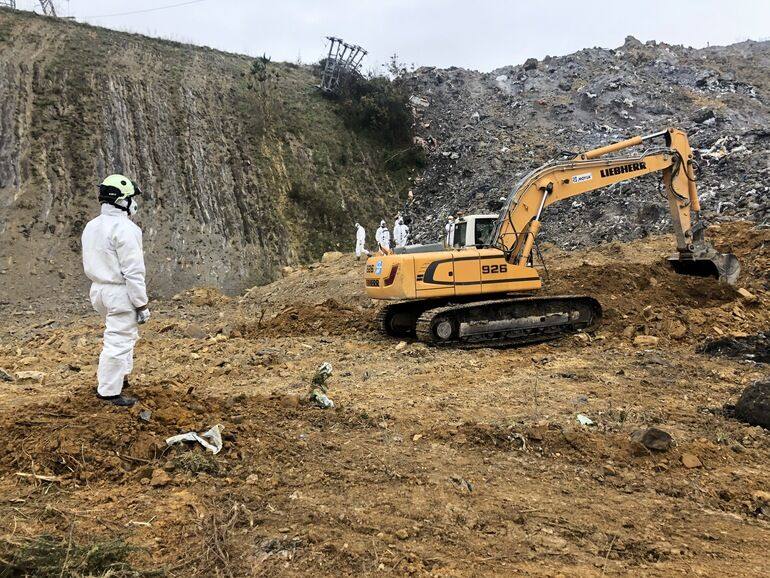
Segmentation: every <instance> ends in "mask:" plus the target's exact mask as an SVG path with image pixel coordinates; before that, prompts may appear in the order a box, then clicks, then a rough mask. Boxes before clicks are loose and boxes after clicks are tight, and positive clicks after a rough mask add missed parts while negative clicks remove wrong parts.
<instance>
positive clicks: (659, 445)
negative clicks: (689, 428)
mask: <svg viewBox="0 0 770 578" xmlns="http://www.w3.org/2000/svg"><path fill="white" fill-rule="evenodd" d="M631 441H633V442H636V443H639V444H642V445H643V446H644V447H646V448H647V449H648V450H652V451H656V452H665V451H667V450H668V449H670V448H671V445H672V444H673V443H674V439H673V438H672V437H671V435H670V434H669V433H668V432H665V431H663V430H662V429H658V428H656V427H650V428H647V429H644V430H642V429H640V430H636V431H635V432H633V433H632V434H631Z"/></svg>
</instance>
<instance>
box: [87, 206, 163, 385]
mask: <svg viewBox="0 0 770 578" xmlns="http://www.w3.org/2000/svg"><path fill="white" fill-rule="evenodd" d="M82 242H83V269H84V270H85V272H86V275H87V276H88V278H89V279H91V282H92V283H91V292H90V297H91V304H92V305H93V307H94V309H95V310H96V312H97V313H99V314H100V315H101V316H102V317H103V318H104V320H105V329H104V346H103V348H102V353H101V355H100V356H99V369H98V371H97V377H98V379H99V387H98V390H97V391H98V393H99V395H102V396H105V397H106V396H112V395H120V393H121V390H122V389H123V378H124V377H125V376H126V375H128V374H129V373H131V370H132V369H133V366H134V344H135V343H136V340H137V339H139V329H138V324H137V318H136V310H137V309H138V308H140V307H144V306H145V305H147V301H148V300H147V289H146V287H145V281H144V275H145V270H144V255H143V252H142V230H141V229H140V228H139V227H138V226H136V225H135V224H134V223H132V222H131V220H130V219H129V218H128V214H127V213H126V212H125V211H123V210H121V209H119V208H117V207H113V206H112V205H107V204H103V205H102V214H101V215H99V216H98V217H96V218H95V219H93V220H92V221H90V222H89V223H88V224H87V225H86V227H85V229H84V230H83V237H82Z"/></svg>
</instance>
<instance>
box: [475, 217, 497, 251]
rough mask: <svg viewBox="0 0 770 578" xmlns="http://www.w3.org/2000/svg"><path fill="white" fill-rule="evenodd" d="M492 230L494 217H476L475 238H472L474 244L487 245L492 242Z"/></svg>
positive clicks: (493, 229) (493, 228)
mask: <svg viewBox="0 0 770 578" xmlns="http://www.w3.org/2000/svg"><path fill="white" fill-rule="evenodd" d="M494 231H495V219H477V220H476V231H475V233H476V238H475V239H474V241H475V244H476V246H477V247H479V246H489V245H490V244H491V242H492V233H494Z"/></svg>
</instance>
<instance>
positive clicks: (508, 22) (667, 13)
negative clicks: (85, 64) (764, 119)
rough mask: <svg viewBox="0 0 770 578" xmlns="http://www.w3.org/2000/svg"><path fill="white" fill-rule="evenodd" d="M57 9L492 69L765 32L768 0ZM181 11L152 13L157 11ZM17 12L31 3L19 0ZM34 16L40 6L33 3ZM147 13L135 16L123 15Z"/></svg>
mask: <svg viewBox="0 0 770 578" xmlns="http://www.w3.org/2000/svg"><path fill="white" fill-rule="evenodd" d="M54 3H55V4H56V6H57V8H58V11H59V13H60V14H64V15H71V16H74V17H75V18H76V19H77V20H79V21H83V22H89V23H91V24H96V25H99V26H106V27H109V28H115V29H118V30H129V31H132V32H139V33H142V34H147V35H150V36H162V37H164V38H170V39H173V40H179V41H184V42H190V43H193V44H199V45H206V46H212V47H215V48H220V49H223V50H227V51H231V52H240V53H245V54H249V55H261V54H262V53H266V54H268V55H269V56H271V57H272V58H273V60H289V61H296V60H297V59H301V60H302V61H303V62H314V61H317V60H318V59H320V58H321V57H322V56H323V55H324V52H325V41H324V37H325V36H328V35H334V36H341V37H342V38H344V39H345V40H346V41H348V42H351V43H355V44H359V45H361V46H363V47H364V48H366V49H367V50H368V51H369V56H368V57H367V59H365V61H364V68H365V69H369V68H372V67H376V66H378V65H381V64H382V63H384V62H386V61H387V60H388V56H389V55H391V54H393V53H397V54H398V56H399V59H400V60H402V61H403V62H405V63H414V64H415V65H417V66H422V65H424V66H440V67H448V66H462V67H465V68H474V69H477V70H482V71H489V70H493V69H495V68H498V67H500V66H505V65H508V64H519V63H521V62H523V61H524V60H525V59H527V58H528V57H531V56H534V57H537V58H542V57H543V56H545V55H546V54H552V55H562V54H568V53H570V52H574V51H576V50H579V49H581V48H587V47H593V46H602V47H605V48H614V47H617V46H620V45H621V44H622V43H623V40H624V38H625V37H626V36H627V35H629V34H630V35H633V36H635V37H637V38H639V39H640V40H642V41H646V40H658V41H663V42H668V43H671V44H685V45H688V46H695V47H702V46H706V45H707V44H712V45H713V44H731V43H733V42H738V41H742V40H746V39H749V38H750V39H753V40H759V39H768V37H770V0H676V1H672V0H644V1H641V0H640V1H636V2H630V1H622V0H615V1H598V0H597V1H592V0H585V1H583V2H576V1H575V0H509V1H504V0H376V1H375V0H270V1H264V0H197V1H195V0H192V1H191V0H187V2H186V3H185V0H69V1H67V0H54ZM182 3H185V5H182V6H176V7H171V8H167V9H159V8H160V7H163V6H168V5H174V4H182ZM17 6H18V7H19V8H22V9H33V8H36V7H37V6H38V2H37V1H35V0H17ZM37 10H38V11H39V8H37ZM139 10H152V11H148V12H140V13H136V14H125V15H117V14H120V13H125V12H135V11H139Z"/></svg>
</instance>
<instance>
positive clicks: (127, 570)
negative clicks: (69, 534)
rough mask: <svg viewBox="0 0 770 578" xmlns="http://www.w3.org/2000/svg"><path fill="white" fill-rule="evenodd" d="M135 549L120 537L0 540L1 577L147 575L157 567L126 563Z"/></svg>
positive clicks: (129, 577) (140, 577)
mask: <svg viewBox="0 0 770 578" xmlns="http://www.w3.org/2000/svg"><path fill="white" fill-rule="evenodd" d="M135 551H136V548H134V547H133V546H130V545H128V544H126V543H125V542H124V541H122V540H112V541H106V542H92V543H89V544H76V543H74V542H70V541H67V540H65V539H62V538H57V537H54V536H48V535H43V536H38V537H37V538H35V539H32V540H24V541H21V542H14V541H10V540H6V539H0V578H17V577H18V578H21V577H22V576H36V577H38V578H61V577H64V578H85V577H96V576H100V577H106V576H110V577H111V578H149V577H157V576H164V575H165V573H164V572H162V571H159V570H154V571H145V570H137V569H135V568H133V567H132V566H131V564H130V563H129V562H128V556H129V555H130V554H132V553H133V552H135Z"/></svg>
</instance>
